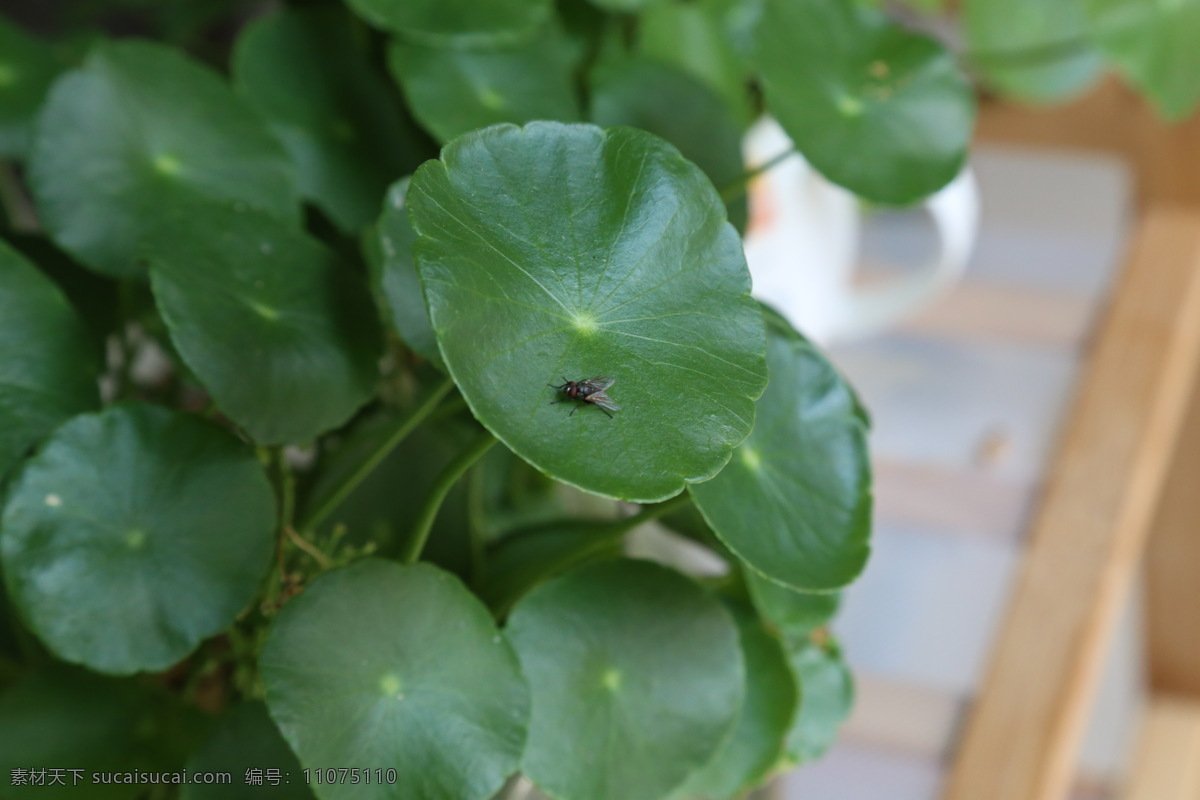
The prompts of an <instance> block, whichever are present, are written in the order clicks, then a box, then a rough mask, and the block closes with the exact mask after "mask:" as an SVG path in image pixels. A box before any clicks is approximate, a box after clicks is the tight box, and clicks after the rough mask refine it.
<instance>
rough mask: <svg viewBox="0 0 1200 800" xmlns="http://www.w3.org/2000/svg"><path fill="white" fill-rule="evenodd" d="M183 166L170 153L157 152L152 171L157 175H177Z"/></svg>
mask: <svg viewBox="0 0 1200 800" xmlns="http://www.w3.org/2000/svg"><path fill="white" fill-rule="evenodd" d="M182 167H183V165H182V164H180V163H179V159H177V158H176V157H175V156H173V155H171V154H170V153H159V154H158V155H156V156H155V157H154V171H155V172H157V173H158V174H159V175H166V176H168V177H169V176H172V175H178V174H179V170H180V169H181V168H182Z"/></svg>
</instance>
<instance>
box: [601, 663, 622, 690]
mask: <svg viewBox="0 0 1200 800" xmlns="http://www.w3.org/2000/svg"><path fill="white" fill-rule="evenodd" d="M600 683H601V684H603V686H604V688H605V689H608V690H609V691H610V692H615V691H617V690H618V689H620V688H621V671H620V670H618V669H615V668H613V667H609V668H608V669H606V670H604V675H603V676H602V677H601V678H600Z"/></svg>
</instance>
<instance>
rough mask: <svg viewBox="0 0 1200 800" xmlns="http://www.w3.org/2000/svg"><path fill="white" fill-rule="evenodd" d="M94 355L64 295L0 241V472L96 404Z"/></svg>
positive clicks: (95, 363)
mask: <svg viewBox="0 0 1200 800" xmlns="http://www.w3.org/2000/svg"><path fill="white" fill-rule="evenodd" d="M99 361H100V359H99V357H98V352H97V349H96V346H95V343H94V342H93V341H92V340H91V337H90V336H89V334H88V331H87V330H86V328H85V327H84V325H83V322H82V321H81V320H80V319H79V316H78V314H76V313H75V309H73V308H72V307H71V305H70V304H69V303H68V302H67V299H66V297H64V296H63V293H62V292H61V291H59V289H58V287H57V286H55V285H54V283H52V282H51V281H50V280H49V279H48V278H47V277H45V276H44V275H43V274H42V273H41V272H39V271H38V269H37V268H36V267H34V266H33V265H32V264H30V263H29V262H28V261H26V260H25V259H24V258H22V257H21V256H20V255H19V254H18V253H17V252H16V251H15V250H12V249H10V248H9V247H8V245H6V244H4V243H3V242H0V477H3V476H4V474H5V473H6V472H7V471H8V469H9V468H10V467H11V466H12V465H13V464H14V463H15V462H16V461H17V459H19V458H20V457H21V456H22V455H24V454H25V453H26V452H27V451H28V450H29V448H30V447H31V446H33V445H34V444H36V443H37V442H38V441H39V440H40V439H41V438H42V437H43V436H45V435H46V434H48V433H49V432H50V431H52V430H53V429H54V428H55V427H56V426H58V425H59V424H60V423H62V422H64V421H66V420H67V419H69V418H70V417H72V416H74V415H75V414H78V413H80V412H82V411H88V410H90V409H92V408H95V407H96V405H97V404H98V402H99V393H98V390H97V386H96V375H97V373H98V372H99V370H100V363H99Z"/></svg>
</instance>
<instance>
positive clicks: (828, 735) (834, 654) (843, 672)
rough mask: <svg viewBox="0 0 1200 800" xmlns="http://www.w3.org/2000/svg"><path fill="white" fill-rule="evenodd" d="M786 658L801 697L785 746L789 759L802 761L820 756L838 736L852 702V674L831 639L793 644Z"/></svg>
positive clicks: (797, 761) (798, 762)
mask: <svg viewBox="0 0 1200 800" xmlns="http://www.w3.org/2000/svg"><path fill="white" fill-rule="evenodd" d="M788 660H789V662H790V663H791V665H792V673H793V674H794V675H795V676H796V680H797V681H799V683H800V687H801V692H800V693H801V698H802V699H801V701H800V711H799V713H797V714H796V718H795V720H793V722H792V727H791V730H790V731H789V732H788V737H787V745H786V748H785V749H786V752H787V758H788V760H789V761H791V762H792V763H796V764H801V763H804V762H806V761H813V760H814V759H817V758H820V757H821V756H822V755H824V754H825V751H826V750H828V749H829V747H830V745H832V744H833V741H834V739H836V738H837V732H838V728H840V727H841V725H842V723H843V722H845V721H846V717H848V716H850V709H851V708H853V706H854V678H853V677H852V676H851V675H850V670H848V669H847V668H846V664H845V663H844V662H843V661H842V655H841V652H840V651H839V650H838V648H837V645H836V644H834V643H833V642H826V643H824V644H817V643H813V642H804V643H802V644H799V645H796V646H793V647H792V648H790V652H789V654H788Z"/></svg>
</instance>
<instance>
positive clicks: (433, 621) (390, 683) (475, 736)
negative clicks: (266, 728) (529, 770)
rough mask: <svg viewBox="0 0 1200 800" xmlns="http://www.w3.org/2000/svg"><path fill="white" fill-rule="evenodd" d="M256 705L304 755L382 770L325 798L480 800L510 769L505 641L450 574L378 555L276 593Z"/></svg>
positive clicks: (514, 705) (516, 715) (515, 735)
mask: <svg viewBox="0 0 1200 800" xmlns="http://www.w3.org/2000/svg"><path fill="white" fill-rule="evenodd" d="M260 666H261V668H262V674H263V683H264V684H265V685H266V689H267V705H268V706H269V707H270V709H271V716H272V717H274V719H275V721H276V723H278V725H279V728H280V730H281V731H283V736H284V738H285V739H287V741H288V742H289V743H290V744H291V746H292V749H293V750H295V751H296V753H297V754H298V755H299V756H300V761H301V763H303V764H304V766H306V767H309V768H312V769H317V768H322V769H324V768H326V767H338V766H350V765H353V766H356V767H369V768H371V769H375V768H384V769H387V768H393V769H395V770H396V772H397V781H396V783H395V784H386V783H384V784H371V785H357V786H355V785H351V784H326V785H324V786H322V787H319V789H318V791H319V792H320V794H321V797H322V798H324V799H325V800H338V798H354V800H375V799H376V798H386V799H387V800H445V798H451V797H452V798H455V800H483V799H484V798H488V797H490V796H491V795H492V794H493V793H495V792H496V790H497V789H499V788H500V786H501V785H502V784H503V783H504V780H505V779H506V778H507V777H508V776H509V775H511V774H512V773H513V772H514V771H515V770H516V768H517V763H518V761H519V760H520V757H521V750H522V748H523V746H524V742H525V732H526V724H527V720H528V717H529V689H528V687H527V685H526V683H525V679H524V678H523V677H522V676H521V672H520V669H519V666H518V664H517V659H516V656H515V655H514V654H513V651H512V647H510V646H509V644H508V642H507V641H506V640H505V639H504V637H502V636H501V635H500V634H499V633H498V632H497V630H496V626H495V623H494V622H493V621H492V618H491V617H490V616H489V615H488V612H487V610H486V609H485V608H484V607H483V604H481V603H480V602H479V601H478V600H477V599H476V598H475V597H474V596H473V595H471V594H470V593H469V592H467V590H466V589H464V588H463V586H462V584H460V583H459V582H458V580H457V579H456V578H454V577H452V576H451V575H448V574H447V573H444V572H442V571H441V570H439V569H437V568H435V567H431V566H429V565H427V564H417V565H415V566H408V567H402V566H400V565H398V564H393V563H389V562H385V561H381V560H378V559H369V560H366V561H361V562H359V563H357V564H355V565H354V566H351V567H347V568H345V569H339V570H336V571H333V572H328V573H326V574H324V575H322V576H321V577H320V578H318V579H317V580H316V581H315V582H314V583H313V584H312V585H311V586H310V587H309V588H308V589H306V590H305V591H304V593H303V594H301V595H300V596H299V597H297V598H295V599H294V600H292V601H291V602H289V603H288V604H287V605H286V606H285V607H284V609H283V611H282V612H281V613H280V614H279V617H278V618H277V619H276V622H275V625H274V627H273V628H272V629H271V633H270V636H269V638H268V639H267V643H266V645H265V647H264V648H263V654H262V658H261V660H260Z"/></svg>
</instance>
